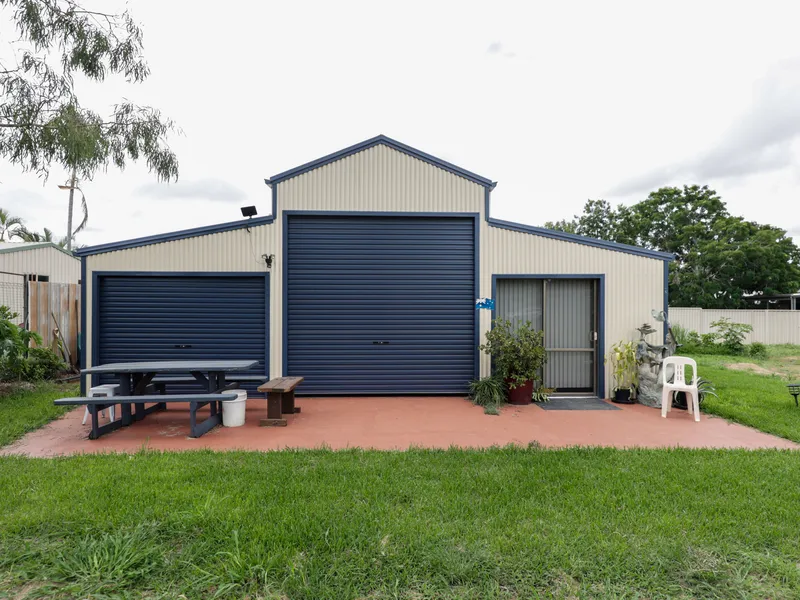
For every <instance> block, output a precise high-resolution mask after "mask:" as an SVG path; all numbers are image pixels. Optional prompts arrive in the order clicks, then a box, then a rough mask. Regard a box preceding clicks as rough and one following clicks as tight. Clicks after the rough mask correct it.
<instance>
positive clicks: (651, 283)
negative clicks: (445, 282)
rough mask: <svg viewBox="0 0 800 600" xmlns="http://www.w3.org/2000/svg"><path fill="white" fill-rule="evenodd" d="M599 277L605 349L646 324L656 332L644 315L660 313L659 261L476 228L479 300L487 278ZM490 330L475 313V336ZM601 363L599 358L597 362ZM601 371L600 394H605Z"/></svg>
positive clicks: (484, 369)
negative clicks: (478, 325) (478, 330)
mask: <svg viewBox="0 0 800 600" xmlns="http://www.w3.org/2000/svg"><path fill="white" fill-rule="evenodd" d="M569 273H574V274H585V275H595V274H605V276H606V277H605V325H606V327H605V346H606V347H605V349H604V353H605V354H607V353H608V350H609V349H610V348H611V346H612V345H613V344H614V343H615V342H617V341H619V340H623V339H624V340H632V339H638V337H639V334H638V332H637V331H636V328H637V327H639V326H640V325H641V324H642V323H645V322H649V323H651V324H652V325H654V326H655V327H656V329H657V330H658V333H654V334H652V336H651V337H650V340H651V342H652V343H657V340H660V339H661V337H660V336H661V335H662V333H661V332H662V331H663V330H662V329H661V327H660V325H659V324H658V323H656V322H654V321H653V318H652V316H651V315H650V311H651V310H652V309H656V310H662V309H663V307H664V294H663V285H664V283H663V282H664V263H663V261H661V260H656V259H651V258H645V257H642V256H635V255H632V254H624V253H622V252H615V251H613V250H605V249H602V248H595V247H592V246H585V245H583V244H575V243H572V242H565V241H561V240H554V239H550V238H545V237H542V236H538V235H531V234H528V233H521V232H517V231H510V230H507V229H499V228H497V227H490V226H489V224H488V223H486V222H485V221H483V222H482V225H481V295H482V296H486V297H490V296H491V294H492V274H496V275H512V274H544V275H557V274H569ZM490 326H491V313H490V312H489V311H481V332H482V333H481V336H482V337H483V335H484V334H485V332H486V331H488V330H489V327H490ZM600 358H601V360H602V357H600ZM489 369H490V363H489V358H488V357H487V356H485V355H482V356H481V375H486V374H488V373H489ZM611 386H612V380H611V373H610V369H609V368H608V367H607V368H606V393H607V394H608V393H609V392H610V391H611Z"/></svg>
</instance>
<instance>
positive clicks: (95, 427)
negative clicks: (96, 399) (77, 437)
mask: <svg viewBox="0 0 800 600" xmlns="http://www.w3.org/2000/svg"><path fill="white" fill-rule="evenodd" d="M99 412H100V411H99V410H97V405H95V404H92V405H90V406H89V414H91V415H92V432H91V433H90V434H89V439H90V440H96V439H97V438H99V437H100V432H99V431H98V430H99V429H100V423H99V422H98V419H97V415H98V413H99Z"/></svg>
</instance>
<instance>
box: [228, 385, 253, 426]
mask: <svg viewBox="0 0 800 600" xmlns="http://www.w3.org/2000/svg"><path fill="white" fill-rule="evenodd" d="M231 392H234V393H236V395H237V396H239V397H238V398H237V399H236V400H228V401H227V402H223V403H222V424H223V425H225V427H241V426H242V425H244V406H245V403H246V402H247V392H246V391H245V390H231Z"/></svg>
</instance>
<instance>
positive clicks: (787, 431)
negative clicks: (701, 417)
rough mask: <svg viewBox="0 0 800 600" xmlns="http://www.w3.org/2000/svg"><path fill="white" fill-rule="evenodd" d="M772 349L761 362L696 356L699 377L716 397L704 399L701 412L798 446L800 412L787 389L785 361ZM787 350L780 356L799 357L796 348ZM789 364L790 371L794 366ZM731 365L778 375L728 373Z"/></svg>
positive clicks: (716, 356) (749, 359) (727, 357)
mask: <svg viewBox="0 0 800 600" xmlns="http://www.w3.org/2000/svg"><path fill="white" fill-rule="evenodd" d="M775 348H776V347H775V346H772V347H770V357H769V358H768V359H766V360H761V361H756V360H753V359H751V358H748V357H739V356H719V355H700V356H695V357H694V358H695V360H697V370H698V372H699V374H700V376H701V377H703V378H704V379H708V380H709V381H711V382H712V383H713V384H714V386H715V387H716V392H717V395H718V396H719V398H714V397H713V396H707V397H706V399H705V401H704V402H703V407H702V408H703V411H704V412H707V413H711V414H714V415H718V416H720V417H723V418H725V419H728V420H730V421H734V422H736V423H741V424H743V425H749V426H751V427H755V428H756V429H760V430H761V431H765V432H767V433H772V434H774V435H778V436H780V437H784V438H787V439H790V440H793V441H795V442H800V409H798V408H797V407H796V406H795V404H794V400H793V399H792V397H791V396H790V395H789V390H788V389H787V387H786V384H787V383H788V382H789V381H790V380H791V379H790V378H791V375H786V372H785V369H786V368H787V367H786V361H783V362H781V360H780V357H781V355H780V354H777V353H776V352H775V350H774V349H775ZM778 348H781V347H778ZM788 348H789V349H790V350H788V351H785V352H784V354H783V356H797V355H798V354H799V353H800V349H797V347H796V346H794V347H791V346H790V347H788ZM791 348H794V351H792V350H791ZM791 362H792V361H789V365H788V367H789V368H791V367H792V366H793V365H792V364H791ZM733 363H754V364H758V365H760V366H763V367H764V368H768V369H770V370H774V371H776V373H781V375H777V374H776V375H760V374H757V373H753V372H750V371H736V370H732V369H729V368H728V367H727V365H730V364H733Z"/></svg>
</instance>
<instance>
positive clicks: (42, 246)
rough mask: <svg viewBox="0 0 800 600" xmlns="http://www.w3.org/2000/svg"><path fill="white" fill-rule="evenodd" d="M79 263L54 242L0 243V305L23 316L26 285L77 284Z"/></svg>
mask: <svg viewBox="0 0 800 600" xmlns="http://www.w3.org/2000/svg"><path fill="white" fill-rule="evenodd" d="M80 277H81V262H80V259H78V258H76V257H75V256H73V254H72V253H71V252H69V251H68V250H65V249H64V248H62V247H61V246H59V245H58V244H55V243H53V242H2V243H0V304H2V305H5V306H8V307H9V308H11V309H12V310H13V311H14V312H17V313H19V314H24V313H25V307H26V294H27V283H26V282H27V281H45V282H53V283H74V284H77V283H78V281H79V280H80Z"/></svg>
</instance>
